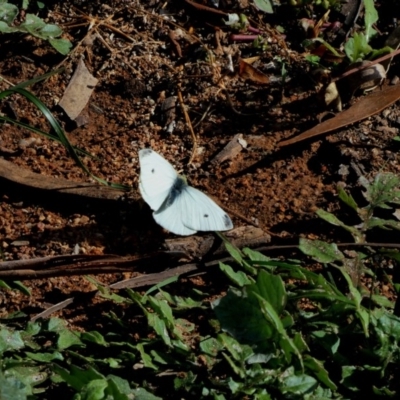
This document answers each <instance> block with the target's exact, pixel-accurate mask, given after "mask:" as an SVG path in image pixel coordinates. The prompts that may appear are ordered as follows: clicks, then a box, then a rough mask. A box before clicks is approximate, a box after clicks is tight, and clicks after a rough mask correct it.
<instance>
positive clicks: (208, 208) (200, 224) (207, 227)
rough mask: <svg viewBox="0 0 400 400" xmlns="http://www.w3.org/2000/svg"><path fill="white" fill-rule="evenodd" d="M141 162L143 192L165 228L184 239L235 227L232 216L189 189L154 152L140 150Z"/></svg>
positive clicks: (156, 217) (205, 196)
mask: <svg viewBox="0 0 400 400" xmlns="http://www.w3.org/2000/svg"><path fill="white" fill-rule="evenodd" d="M139 161H140V181H139V189H140V193H141V195H142V197H143V199H144V200H145V201H146V203H147V204H148V205H149V206H150V208H151V209H152V210H153V211H154V213H153V217H154V219H155V221H156V222H157V223H158V224H159V225H161V226H162V227H163V228H165V229H167V230H169V231H171V232H173V233H175V234H178V235H184V236H186V235H192V234H194V233H196V232H197V231H226V230H229V229H232V228H233V224H232V221H231V219H230V218H229V216H228V215H227V214H226V213H225V212H224V211H223V210H222V209H221V208H220V207H219V206H218V205H217V204H216V203H215V202H214V201H212V200H211V199H210V198H209V197H208V196H207V195H205V194H204V193H202V192H201V191H200V190H197V189H195V188H193V187H191V186H189V185H188V184H187V183H186V180H185V179H184V178H182V177H181V176H179V175H178V173H177V172H176V171H175V169H174V168H173V167H172V165H171V164H170V163H169V162H168V161H167V160H165V159H164V158H163V157H161V156H160V155H159V154H157V153H156V152H155V151H153V150H151V149H143V150H140V151H139Z"/></svg>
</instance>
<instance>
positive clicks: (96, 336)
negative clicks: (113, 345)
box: [81, 331, 108, 346]
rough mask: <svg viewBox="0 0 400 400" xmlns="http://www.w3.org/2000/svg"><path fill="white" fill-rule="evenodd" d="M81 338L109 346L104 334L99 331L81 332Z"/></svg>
mask: <svg viewBox="0 0 400 400" xmlns="http://www.w3.org/2000/svg"><path fill="white" fill-rule="evenodd" d="M81 339H82V340H85V341H87V342H92V343H96V344H98V345H100V346H108V343H107V341H106V340H105V339H104V336H103V335H102V334H101V333H99V332H97V331H91V332H83V333H82V334H81Z"/></svg>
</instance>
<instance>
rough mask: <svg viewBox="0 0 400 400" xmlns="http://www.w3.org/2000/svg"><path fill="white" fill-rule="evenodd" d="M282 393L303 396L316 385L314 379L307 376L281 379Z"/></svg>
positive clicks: (292, 376)
mask: <svg viewBox="0 0 400 400" xmlns="http://www.w3.org/2000/svg"><path fill="white" fill-rule="evenodd" d="M282 383H283V387H282V392H283V393H293V394H296V395H299V396H300V395H305V394H306V393H307V392H309V391H310V390H311V389H313V388H315V387H316V386H317V385H318V382H317V380H316V379H315V378H313V377H312V376H309V375H305V374H301V375H291V376H289V377H287V378H286V379H283V382H282Z"/></svg>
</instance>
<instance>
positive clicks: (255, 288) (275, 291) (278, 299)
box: [246, 270, 287, 314]
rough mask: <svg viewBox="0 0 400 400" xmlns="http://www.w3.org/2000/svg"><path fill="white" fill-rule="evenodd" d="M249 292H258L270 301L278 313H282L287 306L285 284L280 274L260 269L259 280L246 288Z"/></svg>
mask: <svg viewBox="0 0 400 400" xmlns="http://www.w3.org/2000/svg"><path fill="white" fill-rule="evenodd" d="M246 291H247V293H249V297H250V293H257V294H258V295H259V296H260V297H262V298H263V299H264V300H266V301H268V303H270V304H271V306H272V307H273V308H274V310H275V311H276V313H277V314H281V313H282V311H283V309H284V308H285V305H286V301H287V296H286V291H285V285H284V283H283V281H282V278H281V277H280V276H279V275H273V274H270V273H269V272H267V271H264V270H262V271H260V272H259V274H258V276H257V282H256V283H255V284H253V285H249V286H248V287H247V288H246Z"/></svg>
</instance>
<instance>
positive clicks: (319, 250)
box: [299, 238, 344, 263]
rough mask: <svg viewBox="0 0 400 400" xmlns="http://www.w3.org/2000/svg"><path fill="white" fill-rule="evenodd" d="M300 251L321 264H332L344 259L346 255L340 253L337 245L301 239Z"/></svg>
mask: <svg viewBox="0 0 400 400" xmlns="http://www.w3.org/2000/svg"><path fill="white" fill-rule="evenodd" d="M299 249H300V250H301V251H302V252H303V253H304V254H306V255H308V256H311V257H313V258H314V259H315V260H316V261H318V262H321V263H332V262H334V261H342V260H343V259H344V255H343V254H342V253H341V252H340V251H339V249H338V248H337V245H336V244H335V243H330V244H329V243H326V242H323V241H321V240H309V239H303V238H300V244H299Z"/></svg>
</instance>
